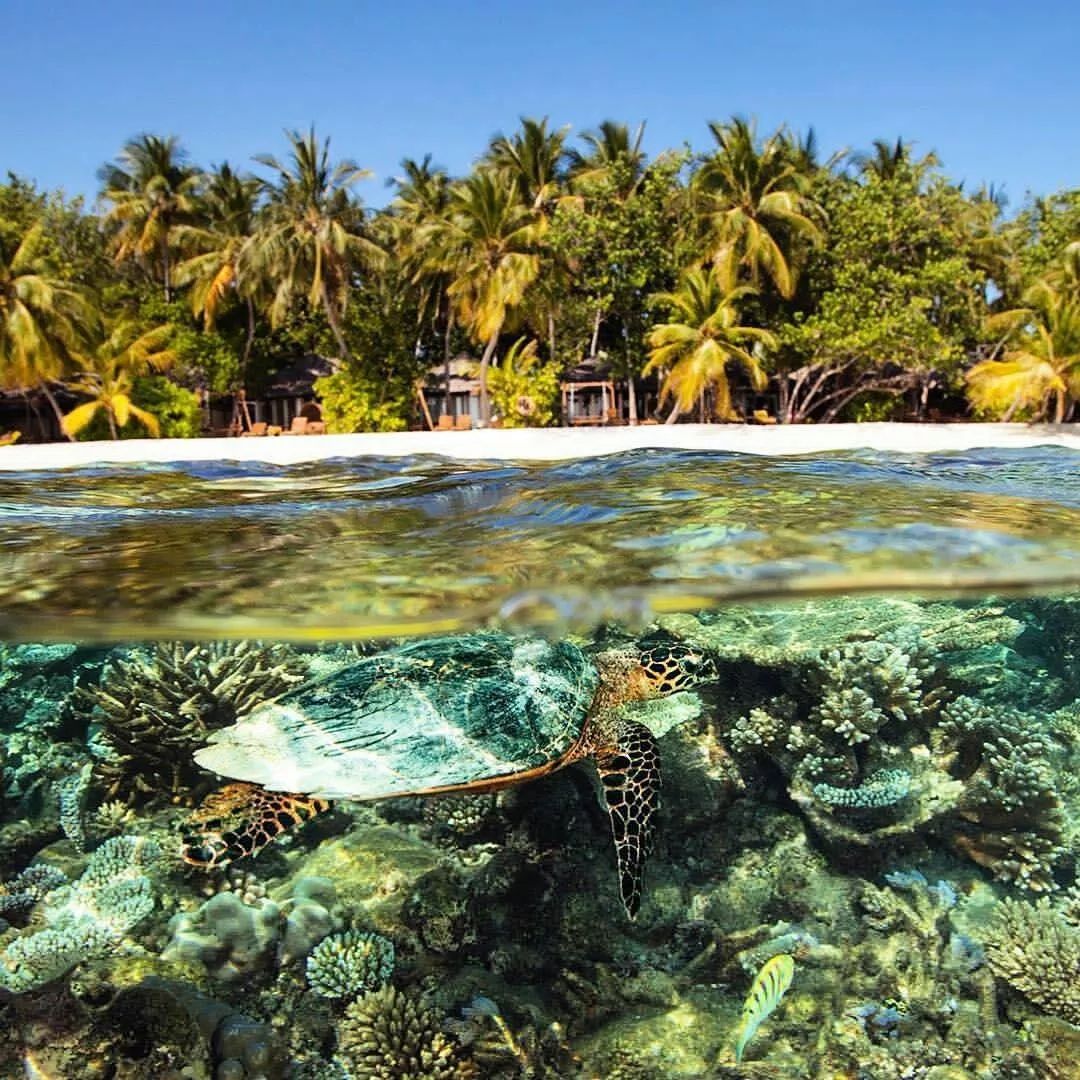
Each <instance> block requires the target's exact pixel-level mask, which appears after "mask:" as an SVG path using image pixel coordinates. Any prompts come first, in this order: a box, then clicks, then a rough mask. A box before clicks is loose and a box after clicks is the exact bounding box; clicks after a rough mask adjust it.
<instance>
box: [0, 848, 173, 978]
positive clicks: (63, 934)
mask: <svg viewBox="0 0 1080 1080" xmlns="http://www.w3.org/2000/svg"><path fill="white" fill-rule="evenodd" d="M160 858H161V849H160V848H159V847H158V846H157V844H155V843H154V842H153V841H149V840H145V839H143V838H141V837H134V836H117V837H113V838H112V839H111V840H107V841H105V843H104V844H102V845H101V847H100V848H98V850H97V851H95V852H94V854H93V855H92V856H91V857H90V861H89V863H87V866H86V869H85V870H84V871H83V874H82V877H80V878H79V880H78V881H76V882H74V883H73V884H71V885H61V886H59V887H58V888H56V889H53V890H52V891H50V892H49V893H48V894H47V895H46V896H45V897H44V899H43V901H42V903H41V905H40V907H39V909H38V911H39V912H40V916H41V921H42V922H43V923H44V927H43V928H42V929H34V930H31V931H27V932H25V933H23V934H22V935H20V936H19V937H16V938H15V939H13V940H12V941H10V942H8V944H7V945H6V947H5V948H4V950H3V952H0V987H3V988H4V989H6V990H10V991H11V992H12V993H16V994H18V993H25V992H26V991H27V990H34V989H37V988H38V987H39V986H43V985H45V984H46V983H48V982H52V981H53V980H54V979H57V978H59V977H60V976H61V975H63V974H65V973H66V972H67V971H69V970H70V969H71V968H72V967H74V966H75V965H76V964H78V963H81V962H82V961H84V960H88V959H92V958H94V957H98V956H104V955H106V954H107V953H109V952H111V951H112V950H113V949H115V948H116V947H117V946H118V945H119V944H120V942H121V941H122V939H123V937H124V935H125V934H126V933H127V932H128V931H129V930H131V929H132V928H133V927H135V926H136V925H137V924H138V923H140V922H141V921H142V920H143V919H144V918H146V916H147V915H149V914H150V912H151V911H152V910H153V908H154V894H153V891H152V887H151V879H150V875H151V873H152V872H153V871H154V869H155V867H156V864H157V863H158V861H159V860H160Z"/></svg>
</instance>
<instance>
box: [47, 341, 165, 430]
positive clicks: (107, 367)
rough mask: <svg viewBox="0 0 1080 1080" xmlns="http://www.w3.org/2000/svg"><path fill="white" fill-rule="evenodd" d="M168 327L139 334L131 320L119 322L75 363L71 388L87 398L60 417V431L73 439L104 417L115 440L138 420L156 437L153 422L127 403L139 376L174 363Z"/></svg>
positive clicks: (156, 424) (155, 421)
mask: <svg viewBox="0 0 1080 1080" xmlns="http://www.w3.org/2000/svg"><path fill="white" fill-rule="evenodd" d="M171 333H172V327H170V326H160V327H157V328H156V329H154V330H149V331H144V332H141V331H140V329H139V327H138V325H137V324H136V323H135V322H133V321H131V320H126V319H125V320H121V321H120V322H118V323H116V324H115V325H114V326H113V327H112V329H111V330H110V331H109V333H108V334H107V335H106V336H105V337H104V338H103V340H102V341H101V342H100V343H99V344H98V346H97V348H96V349H94V350H93V352H91V353H89V354H88V355H86V356H84V357H83V358H82V359H81V362H80V368H81V370H80V371H79V373H78V375H77V376H76V377H75V378H74V379H73V380H71V382H70V385H71V387H72V388H73V389H75V390H77V391H79V392H80V393H83V394H86V395H87V396H89V398H90V400H89V401H86V402H83V404H81V405H77V406H76V407H75V408H74V409H72V411H71V412H69V413H68V414H67V415H66V416H65V417H64V431H65V432H66V433H67V435H68V436H69V437H73V436H75V435H78V434H79V432H80V431H83V430H84V429H85V428H86V427H87V426H88V425H89V424H90V423H91V422H92V421H93V420H94V418H95V417H96V416H98V415H99V414H102V415H104V416H105V418H106V420H107V421H108V424H109V432H110V434H111V435H112V437H113V438H114V439H118V438H119V437H120V432H119V429H120V428H123V427H126V426H127V424H128V423H129V421H130V420H132V419H135V420H138V421H139V422H140V423H141V424H142V425H143V426H144V427H145V428H146V430H147V431H148V432H149V433H150V434H151V435H153V436H154V437H155V438H157V436H158V435H159V434H160V426H159V424H158V419H157V417H156V416H154V414H153V413H150V412H147V411H146V410H145V409H142V408H140V407H139V406H138V405H136V404H135V402H134V401H133V400H132V397H133V393H134V387H135V381H136V379H138V378H139V377H140V376H145V375H149V374H152V373H154V372H159V371H165V370H167V369H168V368H169V367H171V366H172V365H173V363H174V362H175V360H176V354H175V353H174V352H173V351H172V350H171V349H170V348H169V337H170V335H171Z"/></svg>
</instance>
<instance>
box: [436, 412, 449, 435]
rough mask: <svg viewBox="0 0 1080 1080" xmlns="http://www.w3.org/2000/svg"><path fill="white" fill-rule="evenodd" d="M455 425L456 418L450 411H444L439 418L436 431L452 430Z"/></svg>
mask: <svg viewBox="0 0 1080 1080" xmlns="http://www.w3.org/2000/svg"><path fill="white" fill-rule="evenodd" d="M453 427H454V418H453V417H452V416H451V415H450V414H449V413H443V414H442V416H440V417H439V420H438V423H437V425H436V428H435V430H436V431H451V430H453Z"/></svg>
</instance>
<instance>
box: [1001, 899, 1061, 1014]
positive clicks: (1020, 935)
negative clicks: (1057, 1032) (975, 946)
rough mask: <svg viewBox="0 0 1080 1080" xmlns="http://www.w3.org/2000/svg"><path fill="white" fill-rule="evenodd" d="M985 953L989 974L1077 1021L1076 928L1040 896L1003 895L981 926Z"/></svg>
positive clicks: (1032, 1000) (1047, 1010) (1035, 1001)
mask: <svg viewBox="0 0 1080 1080" xmlns="http://www.w3.org/2000/svg"><path fill="white" fill-rule="evenodd" d="M986 957H987V960H988V961H989V963H990V968H991V970H992V971H993V972H994V974H995V975H997V976H998V978H1001V979H1004V980H1005V981H1006V982H1007V983H1009V985H1010V986H1012V987H1013V988H1014V989H1016V990H1018V991H1020V993H1021V994H1023V995H1024V997H1026V998H1027V999H1028V1000H1029V1001H1030V1002H1031V1003H1032V1004H1034V1005H1037V1006H1038V1007H1039V1008H1040V1009H1042V1010H1044V1011H1045V1012H1048V1013H1050V1014H1051V1015H1053V1016H1059V1017H1061V1019H1063V1020H1067V1021H1069V1023H1071V1024H1080V929H1078V928H1077V927H1076V926H1075V925H1072V924H1070V923H1069V922H1067V921H1066V919H1065V917H1064V916H1063V915H1062V914H1061V912H1059V911H1057V910H1055V909H1054V907H1052V906H1051V904H1050V901H1049V900H1048V899H1047V898H1046V897H1042V898H1040V899H1039V900H1037V901H1036V902H1035V903H1030V902H1029V901H1026V900H1012V899H1006V900H1003V901H1002V902H1001V903H1000V904H999V905H998V908H997V911H996V912H995V916H994V920H993V922H992V923H991V925H990V929H989V931H988V932H987V936H986Z"/></svg>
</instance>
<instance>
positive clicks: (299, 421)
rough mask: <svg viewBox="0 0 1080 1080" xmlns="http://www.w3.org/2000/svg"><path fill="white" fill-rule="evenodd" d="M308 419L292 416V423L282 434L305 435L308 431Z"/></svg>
mask: <svg viewBox="0 0 1080 1080" xmlns="http://www.w3.org/2000/svg"><path fill="white" fill-rule="evenodd" d="M308 423H309V421H308V418H307V417H306V416H294V417H293V418H292V423H291V424H290V425H289V430H288V431H286V432H285V433H284V434H286V435H306V434H307V429H308Z"/></svg>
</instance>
